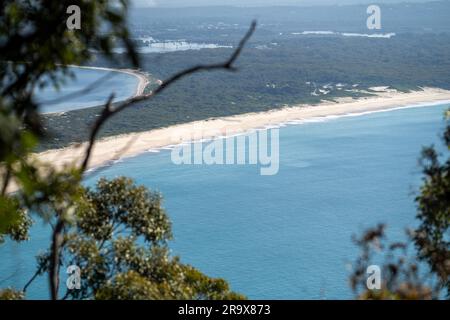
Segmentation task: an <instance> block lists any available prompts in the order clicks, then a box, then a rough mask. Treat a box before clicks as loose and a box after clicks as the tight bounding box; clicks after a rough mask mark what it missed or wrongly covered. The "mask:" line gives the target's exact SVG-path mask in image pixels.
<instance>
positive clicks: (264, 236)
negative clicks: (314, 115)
mask: <svg viewBox="0 0 450 320" xmlns="http://www.w3.org/2000/svg"><path fill="white" fill-rule="evenodd" d="M446 108H448V105H446V106H434V107H427V108H411V109H403V110H395V111H389V112H382V113H373V114H369V115H363V116H357V117H342V118H337V119H331V120H325V121H322V122H315V123H306V124H301V125H293V126H288V127H285V128H281V130H280V171H279V173H278V175H275V176H260V175H259V169H258V168H257V167H254V166H188V165H182V166H176V165H174V164H172V163H171V160H170V151H168V150H166V151H162V152H161V153H157V154H155V153H147V154H143V155H140V156H138V157H135V158H131V159H127V160H126V161H124V162H121V163H117V164H115V165H114V166H112V167H109V168H106V169H105V170H102V171H101V172H100V175H101V176H108V177H111V178H112V177H116V176H120V175H126V176H131V177H133V178H135V179H136V181H137V182H138V183H139V184H145V185H146V186H148V187H150V188H151V189H153V190H157V191H161V192H162V193H163V195H164V197H165V207H166V209H167V211H168V214H169V215H170V218H171V219H172V221H173V231H174V236H175V241H174V242H173V243H172V244H171V247H172V249H173V253H174V254H179V255H181V257H182V260H183V261H184V262H186V263H190V264H192V265H194V266H196V267H197V268H199V269H200V270H202V271H203V272H205V273H207V274H208V275H210V276H215V277H223V278H225V279H227V280H228V281H229V282H230V284H231V286H232V289H234V290H236V291H239V292H242V293H244V294H246V295H248V296H249V297H250V298H255V299H269V298H270V299H322V298H328V299H346V298H352V292H351V291H350V289H349V287H348V280H347V279H348V275H349V271H348V268H347V267H348V264H349V263H351V262H352V261H354V260H355V258H356V255H357V253H358V250H357V248H356V247H355V246H354V245H353V244H352V242H351V237H352V235H353V234H355V233H359V232H361V231H362V230H363V229H364V228H367V227H370V226H373V225H374V224H376V223H379V222H385V223H387V224H388V225H389V228H388V233H389V235H390V237H391V239H392V240H399V239H402V240H403V239H404V237H403V230H404V227H406V226H410V227H411V226H414V225H415V223H416V221H415V218H414V216H415V205H414V192H416V191H417V190H418V186H419V185H420V177H421V174H420V168H419V166H418V163H417V159H418V157H419V154H420V151H421V148H422V146H425V145H430V144H433V143H434V144H436V145H440V140H439V134H440V133H442V131H443V128H444V122H443V112H444V110H445V109H446ZM97 178H98V176H91V177H90V178H89V179H87V184H89V185H91V184H93V183H94V182H95V180H96V179H97ZM32 233H33V237H34V242H30V243H27V244H25V245H19V246H18V245H15V244H11V243H7V244H6V245H3V246H1V247H0V256H1V257H2V259H1V262H0V287H2V286H3V287H4V286H5V285H15V286H19V287H20V286H22V285H23V284H24V283H25V282H26V278H27V277H29V276H31V275H32V273H33V271H34V266H33V261H34V260H33V256H34V255H35V253H36V252H37V251H38V250H39V249H40V248H45V247H46V246H48V239H49V234H48V232H47V231H46V230H45V229H44V228H43V227H42V226H41V225H37V226H36V227H34V229H33V232H32ZM46 281H47V279H46V278H45V279H40V280H39V281H37V282H36V283H35V284H33V286H32V287H31V288H30V289H29V292H28V294H29V296H30V297H34V298H45V297H47V296H48V295H47V290H46Z"/></svg>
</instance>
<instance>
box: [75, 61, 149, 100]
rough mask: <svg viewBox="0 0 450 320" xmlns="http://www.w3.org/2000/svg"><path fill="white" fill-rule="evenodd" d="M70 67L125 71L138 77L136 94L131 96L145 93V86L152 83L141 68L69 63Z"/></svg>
mask: <svg viewBox="0 0 450 320" xmlns="http://www.w3.org/2000/svg"><path fill="white" fill-rule="evenodd" d="M69 67H72V68H79V69H87V70H101V71H109V72H119V73H125V74H128V75H131V76H134V77H136V78H137V79H138V85H137V87H136V91H135V93H134V95H133V96H131V97H130V98H133V97H137V96H140V95H142V94H144V91H145V88H146V87H147V86H148V84H149V83H150V80H149V78H148V76H147V75H146V74H145V73H143V72H141V71H139V70H135V69H114V68H106V67H89V66H76V65H69Z"/></svg>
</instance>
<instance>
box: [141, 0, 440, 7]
mask: <svg viewBox="0 0 450 320" xmlns="http://www.w3.org/2000/svg"><path fill="white" fill-rule="evenodd" d="M434 1H436V0H379V1H376V0H132V2H133V4H134V7H190V6H192V7H193V6H220V5H226V6H241V7H244V6H245V7H246V6H249V7H250V6H296V5H298V6H316V5H351V4H383V3H384V4H386V3H401V2H409V3H411V2H434Z"/></svg>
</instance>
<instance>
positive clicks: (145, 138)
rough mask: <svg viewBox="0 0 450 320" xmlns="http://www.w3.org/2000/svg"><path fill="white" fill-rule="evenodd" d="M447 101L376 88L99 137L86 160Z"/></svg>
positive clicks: (97, 162)
mask: <svg viewBox="0 0 450 320" xmlns="http://www.w3.org/2000/svg"><path fill="white" fill-rule="evenodd" d="M440 102H442V103H446V102H450V91H447V90H442V89H435V88H423V91H414V92H410V93H399V92H380V93H378V94H377V96H375V97H366V98H360V99H357V100H355V99H349V98H345V99H341V100H339V101H338V102H337V103H333V102H323V103H322V104H319V105H315V106H308V105H298V106H291V107H286V108H283V109H277V110H272V111H268V112H262V113H249V114H242V115H236V116H230V117H223V118H215V119H207V120H203V121H195V122H190V123H184V124H180V125H176V126H171V127H167V128H161V129H155V130H151V131H147V132H140V133H130V134H126V135H120V136H114V137H109V138H105V139H101V140H99V141H98V142H97V143H96V145H95V147H94V151H93V154H92V157H91V161H90V163H89V168H95V167H99V166H103V165H107V164H109V163H111V161H114V160H117V159H119V158H124V157H131V156H135V155H138V154H140V153H143V152H147V151H149V150H152V149H158V148H162V147H165V146H169V145H174V144H179V143H181V142H184V141H192V140H198V139H202V138H212V137H217V136H224V135H231V134H237V133H242V132H245V131H248V130H250V129H256V128H263V127H266V126H271V125H277V124H280V123H285V122H290V121H302V120H308V119H312V118H316V117H326V116H340V115H346V114H360V113H367V112H376V111H382V110H390V109H395V108H402V107H414V106H421V105H422V106H425V105H427V104H436V103H440ZM85 147H86V145H85V144H79V145H77V146H70V147H67V148H64V149H58V150H50V151H46V152H43V153H39V154H34V155H33V156H34V157H37V159H39V160H41V161H48V162H51V163H52V164H53V165H56V166H58V167H62V166H64V165H67V164H73V163H80V161H81V158H82V155H83V152H84V150H85Z"/></svg>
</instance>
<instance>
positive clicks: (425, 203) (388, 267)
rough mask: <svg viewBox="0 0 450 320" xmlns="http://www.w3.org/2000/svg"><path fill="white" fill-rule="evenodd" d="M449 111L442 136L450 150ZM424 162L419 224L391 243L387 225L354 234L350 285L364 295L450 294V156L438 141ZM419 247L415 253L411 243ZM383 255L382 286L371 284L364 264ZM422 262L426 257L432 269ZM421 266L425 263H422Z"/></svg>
mask: <svg viewBox="0 0 450 320" xmlns="http://www.w3.org/2000/svg"><path fill="white" fill-rule="evenodd" d="M449 116H450V111H447V116H446V118H447V128H446V131H445V133H444V136H443V140H444V143H445V145H446V146H447V151H448V150H450V125H449V124H448V121H449V120H450V118H449ZM420 163H421V166H422V171H423V175H424V176H423V185H422V187H421V190H420V194H419V195H418V196H417V198H416V203H417V208H418V212H417V218H418V220H419V226H418V227H417V228H416V229H415V230H407V241H405V242H396V243H391V244H389V243H387V240H386V235H385V225H379V226H377V227H375V228H371V229H369V230H367V231H366V232H364V233H363V235H362V236H360V237H358V238H355V239H354V242H355V244H356V245H357V246H359V247H360V248H361V254H360V256H359V257H358V259H357V261H356V263H355V264H354V270H353V273H352V275H351V277H350V283H351V287H352V289H353V290H354V292H355V293H356V294H357V296H358V297H359V298H362V299H438V298H441V297H442V296H443V294H444V293H445V292H446V294H447V297H450V285H449V275H450V243H449V239H450V230H449V224H450V158H447V160H446V161H445V162H441V161H440V159H439V154H438V152H437V151H436V150H435V148H434V147H427V148H424V150H423V151H422V156H421V159H420ZM412 243H413V244H414V245H415V249H416V251H415V252H413V253H411V249H410V244H412ZM380 255H382V256H383V258H384V259H382V260H381V261H382V267H381V270H382V274H383V275H384V277H383V278H384V281H383V282H382V286H381V289H380V290H368V289H367V286H366V279H367V274H366V270H367V267H368V266H369V265H372V264H373V263H374V261H375V260H377V261H378V260H379V259H380ZM421 262H426V264H427V266H428V269H425V268H424V267H423V264H421ZM421 266H422V267H421Z"/></svg>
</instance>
